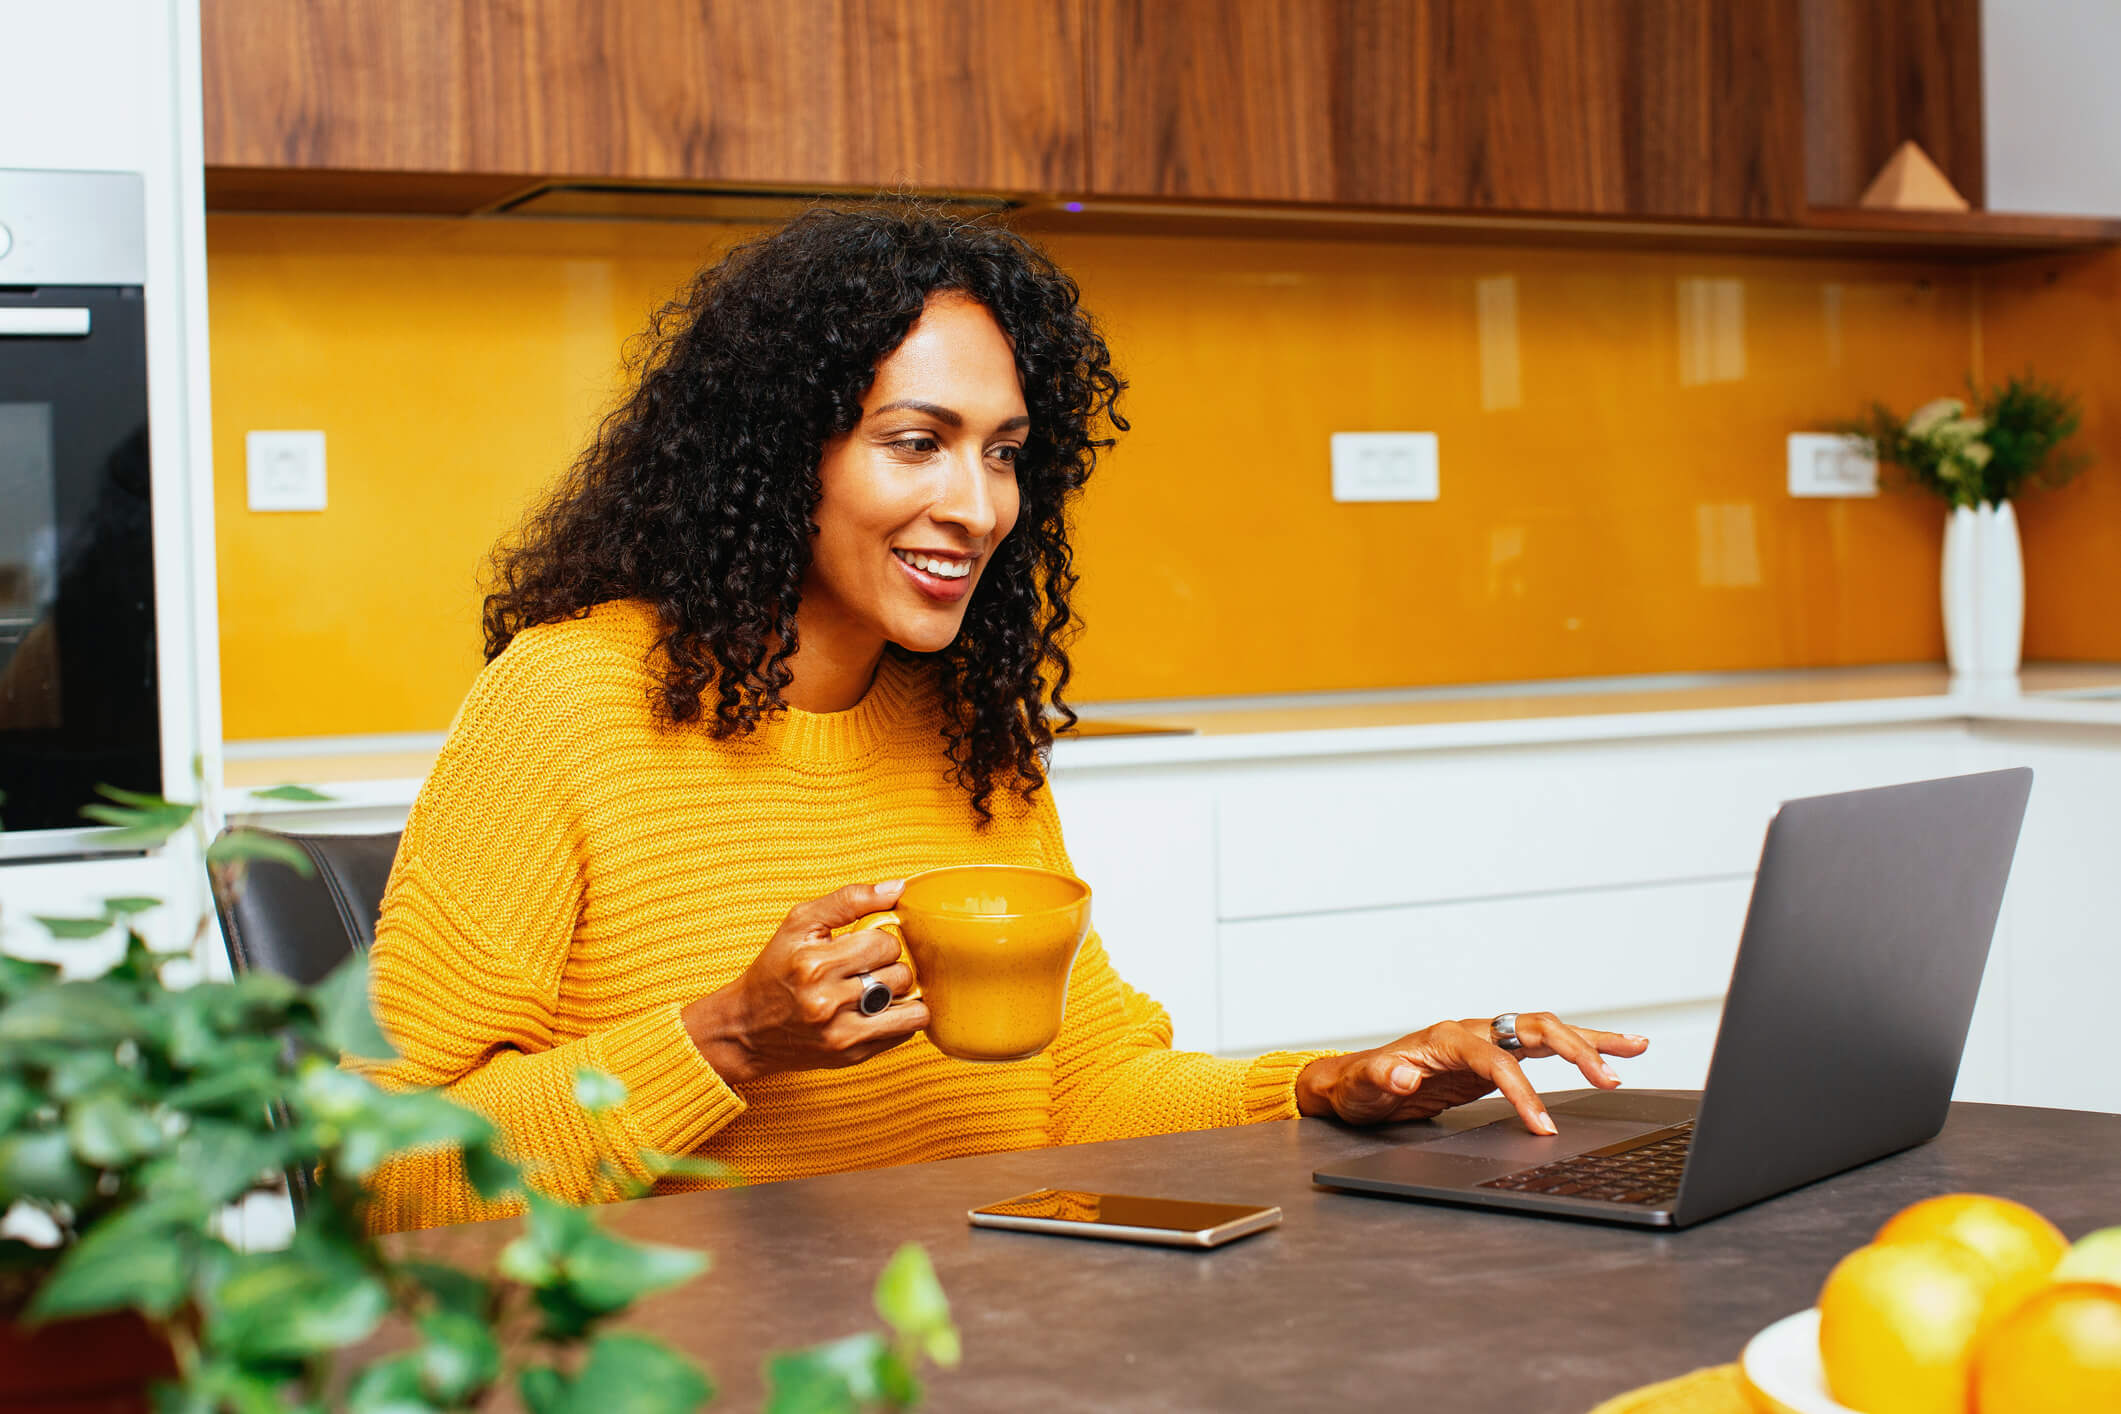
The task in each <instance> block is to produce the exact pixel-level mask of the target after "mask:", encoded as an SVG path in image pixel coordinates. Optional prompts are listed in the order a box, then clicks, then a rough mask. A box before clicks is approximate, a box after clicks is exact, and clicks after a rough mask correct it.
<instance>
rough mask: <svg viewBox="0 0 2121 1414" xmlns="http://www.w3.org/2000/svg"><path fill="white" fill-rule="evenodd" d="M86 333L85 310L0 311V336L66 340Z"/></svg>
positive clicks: (86, 318)
mask: <svg viewBox="0 0 2121 1414" xmlns="http://www.w3.org/2000/svg"><path fill="white" fill-rule="evenodd" d="M86 333H88V311H87V310H85V309H0V336H13V337H18V338H30V339H69V338H79V337H81V336H82V335H84V334H86Z"/></svg>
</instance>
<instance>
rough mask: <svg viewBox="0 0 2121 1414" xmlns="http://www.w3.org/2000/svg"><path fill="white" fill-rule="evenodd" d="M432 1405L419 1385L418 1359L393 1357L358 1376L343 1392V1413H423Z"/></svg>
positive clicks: (407, 1356)
mask: <svg viewBox="0 0 2121 1414" xmlns="http://www.w3.org/2000/svg"><path fill="white" fill-rule="evenodd" d="M434 1407H435V1406H434V1405H433V1404H431V1403H429V1402H428V1399H427V1395H426V1391H425V1390H423V1389H422V1388H421V1384H420V1357H419V1356H417V1355H394V1356H392V1357H391V1358H390V1359H388V1360H379V1361H377V1362H376V1363H375V1364H373V1365H370V1366H369V1367H368V1368H367V1369H365V1370H363V1371H362V1372H361V1373H360V1374H359V1375H357V1376H355V1378H354V1382H353V1384H352V1385H350V1386H349V1387H348V1388H347V1391H346V1414H416V1411H418V1412H419V1414H424V1412H425V1411H428V1410H432V1409H433V1408H434Z"/></svg>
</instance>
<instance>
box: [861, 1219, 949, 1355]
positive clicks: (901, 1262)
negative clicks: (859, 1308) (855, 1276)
mask: <svg viewBox="0 0 2121 1414" xmlns="http://www.w3.org/2000/svg"><path fill="white" fill-rule="evenodd" d="M876 1313H877V1314H878V1315H879V1316H882V1317H883V1318H884V1320H885V1322H886V1323H887V1324H888V1325H890V1327H891V1328H892V1329H893V1330H894V1331H897V1332H898V1334H899V1336H900V1338H901V1339H903V1340H905V1341H906V1342H907V1343H908V1344H910V1345H913V1346H914V1347H915V1348H917V1349H919V1350H920V1352H921V1353H922V1354H923V1355H926V1356H927V1357H928V1358H929V1359H930V1360H933V1361H934V1362H935V1363H936V1364H938V1365H942V1366H944V1367H946V1368H947V1367H951V1366H955V1365H956V1364H957V1361H958V1354H959V1351H958V1338H957V1329H956V1327H954V1326H952V1325H951V1324H950V1300H949V1298H948V1297H946V1296H944V1295H943V1286H942V1283H941V1282H939V1281H937V1280H936V1277H935V1265H934V1263H932V1262H930V1261H929V1260H928V1251H927V1249H926V1248H924V1247H922V1246H921V1245H920V1244H919V1243H917V1242H908V1243H906V1244H905V1245H904V1246H902V1247H900V1248H899V1249H898V1251H896V1252H894V1253H892V1254H891V1260H890V1261H889V1262H887V1263H885V1264H884V1270H883V1272H882V1273H881V1274H880V1275H879V1276H878V1277H877V1279H876Z"/></svg>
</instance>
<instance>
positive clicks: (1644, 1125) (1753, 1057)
mask: <svg viewBox="0 0 2121 1414" xmlns="http://www.w3.org/2000/svg"><path fill="white" fill-rule="evenodd" d="M2032 784H2033V773H2032V772H2031V771H2030V770H2027V769H2025V768H2023V767H2020V768H2018V769H2016V770H2010V771H1992V772H1987V773H1984V774H1981V775H1974V776H1953V777H1949V778H1947V779H1945V780H1939V781H1918V782H1916V783H1914V784H1912V785H1904V786H1887V787H1885V788H1883V789H1881V790H1862V791H1851V792H1849V793H1847V794H1844V795H1821V796H1814V797H1812V798H1810V799H1808V800H1793V801H1790V802H1788V803H1787V804H1785V805H1784V806H1783V807H1782V808H1781V809H1780V810H1779V811H1777V812H1776V814H1775V818H1774V820H1773V821H1772V822H1770V824H1769V825H1768V832H1767V843H1766V844H1765V845H1764V846H1763V847H1762V849H1761V854H1760V868H1759V871H1758V872H1757V873H1756V874H1755V875H1754V879H1753V897H1752V902H1751V904H1750V906H1749V907H1748V908H1747V910H1746V918H1745V932H1744V934H1743V936H1742V938H1741V939H1740V941H1739V945H1738V960H1737V962H1736V964H1735V965H1734V966H1733V968H1732V970H1731V986H1730V992H1729V994H1728V995H1727V996H1726V997H1725V999H1724V1004H1723V1020H1722V1024H1721V1025H1720V1026H1719V1028H1718V1029H1717V1033H1716V1049H1715V1053H1714V1055H1713V1057H1712V1058H1711V1060H1710V1063H1709V1076H1708V1082H1707V1085H1706V1087H1705V1088H1704V1089H1703V1090H1702V1092H1701V1098H1700V1100H1699V1101H1695V1100H1689V1099H1682V1098H1676V1097H1673V1096H1666V1095H1651V1094H1640V1095H1636V1094H1630V1093H1628V1092H1627V1091H1624V1090H1623V1091H1609V1092H1593V1093H1591V1094H1590V1095H1588V1096H1586V1097H1585V1098H1582V1099H1576V1100H1567V1101H1563V1102H1561V1103H1559V1104H1557V1105H1555V1106H1554V1107H1553V1108H1552V1110H1551V1113H1552V1114H1553V1116H1554V1122H1555V1124H1556V1125H1557V1126H1558V1127H1559V1129H1560V1130H1561V1133H1560V1134H1559V1135H1558V1136H1555V1137H1545V1136H1540V1135H1535V1134H1531V1133H1528V1132H1526V1130H1525V1129H1524V1127H1523V1125H1522V1124H1521V1123H1520V1122H1519V1121H1518V1119H1517V1118H1516V1117H1515V1116H1514V1115H1512V1116H1511V1117H1510V1118H1508V1119H1505V1120H1498V1121H1496V1122H1495V1123H1493V1124H1487V1125H1482V1126H1480V1127H1478V1128H1475V1129H1468V1130H1464V1131H1461V1132H1459V1133H1457V1134H1453V1135H1451V1136H1450V1137H1449V1138H1445V1139H1438V1140H1434V1141H1432V1142H1430V1143H1426V1144H1402V1145H1400V1146H1398V1147H1395V1148H1391V1149H1387V1150H1385V1151H1383V1152H1381V1153H1377V1154H1371V1155H1368V1156H1366V1157H1364V1158H1360V1159H1356V1160H1354V1161H1352V1162H1349V1163H1345V1164H1337V1165H1334V1166H1333V1167H1330V1168H1324V1169H1320V1170H1318V1172H1317V1173H1315V1174H1313V1175H1312V1177H1313V1178H1314V1179H1315V1180H1316V1181H1317V1182H1318V1183H1321V1184H1323V1185H1325V1186H1327V1187H1329V1188H1344V1189H1353V1190H1355V1191H1357V1192H1362V1193H1379V1194H1387V1195H1390V1196H1393V1197H1400V1198H1421V1199H1429V1200H1433V1201H1437V1202H1444V1203H1464V1204H1472V1205H1475V1206H1479V1207H1486V1208H1507V1209H1512V1210H1515V1211H1520V1212H1531V1213H1547V1214H1557V1215H1564V1216H1568V1217H1576V1218H1593V1219H1598V1220H1600V1221H1604V1222H1616V1223H1630V1224H1634V1225H1637V1226H1642V1227H1685V1226H1687V1225H1688V1224H1690V1223H1697V1222H1701V1221H1703V1220H1704V1219H1707V1218H1713V1217H1716V1216H1718V1215H1719V1214H1722V1213H1727V1212H1729V1211H1731V1210H1732V1209H1733V1208H1741V1207H1744V1206H1745V1205H1746V1204H1748V1203H1757V1202H1759V1201H1760V1200H1761V1199H1763V1198H1772V1197H1774V1196H1775V1195H1776V1194H1778V1193H1785V1192H1788V1191H1789V1190H1790V1189H1792V1188H1796V1187H1799V1186H1801V1185H1803V1184H1806V1183H1811V1182H1813V1181H1814V1180H1816V1179H1821V1178H1825V1177H1827V1176H1828V1175H1830V1174H1836V1173H1840V1172H1841V1171H1842V1170H1844V1169H1850V1168H1854V1167H1855V1166H1856V1165H1858V1164H1863V1163H1868V1162H1870V1161H1871V1160H1873V1159H1878V1158H1883V1157H1884V1156H1885V1155H1887V1154H1891V1153H1896V1152H1898V1151H1899V1150H1902V1149H1906V1148H1909V1147H1911V1146H1913V1145H1916V1144H1920V1143H1922V1142H1924V1141H1925V1140H1927V1139H1930V1138H1932V1137H1934V1136H1935V1135H1936V1133H1937V1131H1938V1130H1940V1129H1942V1128H1943V1127H1944V1117H1945V1113H1946V1109H1947V1107H1948V1106H1949V1105H1950V1103H1951V1097H1952V1085H1953V1082H1954V1081H1955V1080H1956V1079H1957V1078H1958V1073H1959V1057H1960V1053H1961V1051H1963V1050H1964V1049H1965V1046H1966V1029H1967V1024H1968V1022H1969V1021H1971V1020H1972V1018H1973V1013H1974V997H1975V995H1976V994H1977V993H1978V992H1979V991H1980V990H1981V970H1982V967H1983V965H1984V964H1985V963H1986V962H1987V959H1988V946H1989V940H1990V938H1991V937H1992V936H1993V935H1994V933H1995V930H1996V914H1997V911H1998V910H1999V909H2000V908H2001V907H2002V905H2003V886H2004V883H2005V881H2006V880H2007V879H2008V878H2009V877H2010V868H2011V856H2012V854H2013V853H2014V852H2015V851H2016V849H2017V843H2018V827H2019V825H2020V824H2021V823H2022V822H2023V820H2024V819H2025V802H2026V798H2027V796H2028V795H2029V794H2030V793H2031V791H2032Z"/></svg>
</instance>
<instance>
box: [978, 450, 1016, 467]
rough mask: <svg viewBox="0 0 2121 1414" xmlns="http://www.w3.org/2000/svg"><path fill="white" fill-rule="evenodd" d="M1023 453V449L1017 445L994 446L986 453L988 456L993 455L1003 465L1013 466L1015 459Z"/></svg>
mask: <svg viewBox="0 0 2121 1414" xmlns="http://www.w3.org/2000/svg"><path fill="white" fill-rule="evenodd" d="M1023 454H1024V449H1023V448H1022V447H1018V446H1007V447H996V448H995V449H994V450H993V451H991V452H989V453H987V455H988V456H990V457H993V458H994V459H995V460H996V461H998V462H1000V463H1001V464H1002V465H1003V466H1015V465H1016V462H1017V459H1018V458H1019V457H1021V456H1023Z"/></svg>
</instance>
